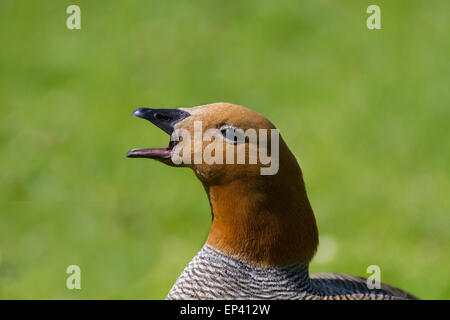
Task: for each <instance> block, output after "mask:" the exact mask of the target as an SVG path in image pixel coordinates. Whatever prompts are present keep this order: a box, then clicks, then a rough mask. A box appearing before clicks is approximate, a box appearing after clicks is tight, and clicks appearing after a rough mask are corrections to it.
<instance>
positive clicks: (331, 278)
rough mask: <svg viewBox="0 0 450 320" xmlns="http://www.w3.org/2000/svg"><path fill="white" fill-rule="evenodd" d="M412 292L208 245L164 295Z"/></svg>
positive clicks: (398, 295)
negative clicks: (266, 262)
mask: <svg viewBox="0 0 450 320" xmlns="http://www.w3.org/2000/svg"><path fill="white" fill-rule="evenodd" d="M408 298H414V297H413V296H411V295H409V294H407V293H405V292H404V291H402V290H400V289H397V288H395V287H391V286H388V285H384V284H383V285H382V287H381V289H373V290H370V289H368V287H367V285H366V281H365V279H363V278H360V277H354V276H349V275H344V274H330V273H323V274H313V275H311V276H310V275H309V272H308V265H307V264H296V265H291V266H284V267H276V268H265V267H257V266H253V265H251V264H248V263H245V262H243V261H241V260H238V259H235V258H232V257H229V256H227V255H224V254H222V253H220V252H218V251H217V250H215V249H213V248H211V247H209V246H208V245H205V246H204V247H203V248H202V249H201V250H200V252H199V253H198V254H197V255H196V256H195V257H194V258H193V259H192V261H191V262H190V263H189V264H188V266H187V267H186V268H185V269H184V271H183V273H182V274H181V275H180V277H179V278H178V280H177V281H176V282H175V284H174V286H173V287H172V289H171V290H170V292H169V294H168V296H167V297H166V299H168V300H187V299H205V300H214V299H224V300H228V299H229V300H243V299H245V300H261V299H277V300H285V299H305V300H308V299H330V300H348V299H358V300H362V299H363V300H386V299H388V300H392V299H408Z"/></svg>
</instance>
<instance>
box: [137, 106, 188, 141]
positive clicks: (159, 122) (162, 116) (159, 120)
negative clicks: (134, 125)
mask: <svg viewBox="0 0 450 320" xmlns="http://www.w3.org/2000/svg"><path fill="white" fill-rule="evenodd" d="M131 115H132V116H133V117H139V118H143V119H146V120H148V121H150V122H151V123H153V124H154V125H155V126H157V127H158V128H160V129H162V130H164V131H165V132H167V133H168V134H169V135H171V134H172V132H173V130H174V126H175V124H176V123H177V122H179V121H181V120H183V119H185V118H187V117H189V116H190V114H189V113H187V112H186V111H183V110H179V109H150V108H139V109H136V110H134V111H133V113H132V114H131Z"/></svg>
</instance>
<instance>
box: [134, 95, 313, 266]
mask: <svg viewBox="0 0 450 320" xmlns="http://www.w3.org/2000/svg"><path fill="white" fill-rule="evenodd" d="M133 115H136V116H138V117H142V118H145V119H147V120H150V121H151V122H152V123H154V124H155V125H157V126H158V127H160V128H161V129H163V130H164V131H166V132H167V133H169V134H170V135H171V142H170V144H169V146H168V147H167V148H145V149H133V150H131V151H129V152H128V154H127V156H128V157H139V158H152V159H156V160H158V161H161V162H163V163H166V164H168V165H171V166H183V167H190V168H192V169H193V170H194V172H195V174H196V175H197V177H198V178H199V179H200V181H201V182H202V183H203V186H204V188H205V190H206V192H207V194H208V198H209V201H210V205H211V211H212V216H213V221H212V225H211V229H210V232H209V236H208V240H207V244H208V245H210V246H211V247H213V248H215V249H217V250H219V251H221V252H223V253H226V254H229V255H231V256H234V257H236V258H239V259H242V260H244V261H247V262H249V263H253V264H255V265H261V266H281V265H287V264H292V263H307V262H309V261H310V260H311V258H312V257H313V255H314V253H315V251H316V248H317V244H318V232H317V227H316V222H315V219H314V214H313V211H312V209H311V206H310V204H309V201H308V198H307V195H306V190H305V186H304V183H303V177H302V172H301V170H300V167H299V165H298V163H297V160H296V159H295V157H294V155H293V154H292V153H291V152H290V150H289V149H288V147H287V145H286V144H285V142H284V141H283V139H282V138H281V137H280V136H278V131H277V130H276V128H275V126H274V125H273V124H272V123H271V122H270V121H269V120H267V119H266V118H265V117H263V116H262V115H260V114H258V113H256V112H254V111H251V110H249V109H247V108H244V107H242V106H238V105H234V104H230V103H214V104H208V105H203V106H197V107H193V108H179V109H148V108H140V109H137V110H135V111H134V113H133ZM264 133H265V134H264ZM255 138H256V140H255ZM264 138H266V139H264ZM265 142H267V143H265ZM230 151H231V153H230ZM230 155H231V156H230ZM255 155H256V158H255ZM264 159H265V160H264ZM267 160H270V161H269V162H267ZM264 170H265V171H264Z"/></svg>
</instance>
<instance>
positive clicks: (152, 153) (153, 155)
mask: <svg viewBox="0 0 450 320" xmlns="http://www.w3.org/2000/svg"><path fill="white" fill-rule="evenodd" d="M131 115H132V116H133V117H139V118H142V119H146V120H148V121H150V122H151V123H153V124H154V125H155V126H157V127H158V128H160V129H162V130H163V131H165V132H166V133H168V134H169V135H172V132H173V131H174V126H175V124H176V123H177V122H179V121H181V120H183V119H185V118H187V117H189V113H187V112H186V111H183V110H179V109H150V108H139V109H136V110H134V111H133V113H132V114H131ZM176 143H177V142H176V141H172V140H171V141H170V142H169V145H168V147H167V148H139V149H132V150H130V151H128V153H127V157H128V158H150V159H168V158H170V157H171V154H172V150H173V147H174V146H175V145H176Z"/></svg>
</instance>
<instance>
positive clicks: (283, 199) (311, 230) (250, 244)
mask: <svg viewBox="0 0 450 320" xmlns="http://www.w3.org/2000/svg"><path fill="white" fill-rule="evenodd" d="M286 150H287V152H284V154H283V153H282V154H280V169H279V172H278V174H276V175H273V176H257V177H251V178H242V179H238V180H233V181H231V182H230V183H227V184H221V185H208V184H206V183H204V187H205V189H206V191H207V193H208V197H209V201H210V204H211V210H212V214H213V222H212V226H211V229H210V232H209V236H208V240H207V244H208V245H210V246H211V247H213V248H216V249H217V250H219V251H221V252H223V253H225V254H229V255H231V256H234V257H236V258H239V259H242V260H244V261H246V262H249V263H252V264H255V265H261V266H282V265H288V264H293V263H308V262H309V261H310V260H311V259H312V257H313V255H314V253H315V251H316V248H317V244H318V231H317V227H316V221H315V218H314V214H313V211H312V209H311V206H310V203H309V200H308V198H307V195H306V191H305V186H304V183H303V177H302V173H301V170H300V167H299V166H298V164H297V161H296V160H295V157H294V156H293V155H292V154H291V153H290V151H289V150H288V149H287V147H286Z"/></svg>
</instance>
